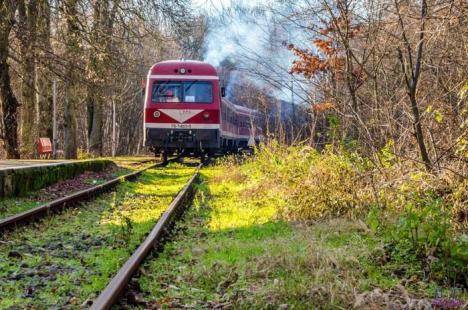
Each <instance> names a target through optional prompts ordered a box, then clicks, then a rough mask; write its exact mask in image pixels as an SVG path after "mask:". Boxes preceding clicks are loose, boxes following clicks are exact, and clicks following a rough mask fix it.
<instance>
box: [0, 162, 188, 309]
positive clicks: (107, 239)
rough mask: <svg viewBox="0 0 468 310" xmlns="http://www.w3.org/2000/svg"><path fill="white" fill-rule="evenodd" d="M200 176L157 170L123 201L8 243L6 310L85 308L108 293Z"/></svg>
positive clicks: (67, 216) (0, 254)
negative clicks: (109, 286) (16, 309)
mask: <svg viewBox="0 0 468 310" xmlns="http://www.w3.org/2000/svg"><path fill="white" fill-rule="evenodd" d="M193 171H194V168H192V167H184V166H178V167H177V168H176V167H171V168H167V169H150V170H148V171H147V172H145V173H144V174H143V175H142V176H141V178H140V179H138V180H137V181H136V182H133V183H131V182H125V183H122V184H120V185H119V186H118V188H117V191H116V192H115V193H108V194H105V195H103V196H100V197H99V198H97V199H96V200H95V201H93V202H90V203H87V204H85V205H81V206H77V207H75V208H72V209H69V210H67V211H65V212H63V213H62V214H59V215H56V216H52V217H49V218H45V219H44V220H43V221H41V222H40V223H39V224H35V225H31V226H28V227H24V228H21V229H18V230H17V231H15V232H12V233H9V234H8V235H6V236H4V242H5V244H2V247H1V248H0V308H8V307H11V306H17V307H26V306H27V307H33V306H34V307H36V308H51V307H58V308H62V307H71V308H80V305H81V304H82V303H83V302H84V301H85V300H86V299H87V298H89V297H93V296H94V297H95V295H96V294H97V293H98V292H99V291H100V290H102V289H103V288H104V286H105V285H106V284H107V282H108V281H109V279H110V277H111V276H113V275H114V274H115V272H116V271H117V270H118V269H119V268H120V266H121V265H122V264H123V263H124V262H125V261H126V259H127V258H128V257H129V256H130V254H131V252H132V251H133V250H134V249H135V248H136V247H137V246H138V245H139V243H140V242H141V240H142V239H143V238H144V237H145V236H146V234H147V233H148V232H149V230H150V229H151V228H152V227H153V226H154V224H155V223H156V221H157V219H158V218H159V216H160V215H161V213H162V212H163V211H164V210H165V209H166V207H167V206H168V205H169V203H170V202H171V200H172V199H173V197H174V196H175V195H176V194H177V192H178V191H179V190H180V189H181V188H182V187H183V186H184V185H185V182H186V181H187V180H188V179H189V178H190V176H191V175H192V174H193Z"/></svg>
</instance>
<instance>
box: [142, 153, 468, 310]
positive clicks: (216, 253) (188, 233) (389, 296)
mask: <svg viewBox="0 0 468 310" xmlns="http://www.w3.org/2000/svg"><path fill="white" fill-rule="evenodd" d="M271 160H274V158H272V159H271ZM277 160H278V161H281V160H283V159H281V158H278V159H277ZM255 164H256V163H255V161H247V162H246V163H244V164H243V165H239V164H237V163H236V162H235V161H232V162H230V159H223V160H222V162H221V163H219V164H218V165H215V166H211V167H208V168H204V169H203V170H202V175H203V183H202V184H201V185H200V186H199V192H198V194H197V199H196V201H195V204H194V206H193V207H192V209H190V211H189V212H188V214H187V216H186V220H185V222H184V223H181V224H180V225H179V229H180V232H179V234H178V235H177V236H175V241H173V242H170V243H168V244H167V245H166V247H165V249H164V251H163V252H162V253H161V254H160V256H159V257H158V258H155V259H153V260H151V261H150V262H149V263H147V265H146V267H145V268H144V269H143V271H142V275H141V277H140V285H141V289H142V299H143V300H145V301H146V302H147V303H148V304H158V305H162V306H163V308H164V307H166V308H174V307H189V308H214V307H232V308H235V309H237V308H239V309H258V308H274V309H276V308H286V307H290V308H294V309H311V308H314V309H315V308H320V309H335V308H346V309H348V308H353V307H354V306H355V304H359V305H364V304H371V305H374V306H375V307H379V305H380V306H382V307H386V306H388V305H390V306H393V305H398V304H399V305H407V304H409V303H420V304H424V305H428V304H429V305H430V300H431V298H432V297H433V296H434V294H435V292H436V288H437V286H435V285H434V284H433V283H431V282H430V281H424V280H422V279H423V278H419V279H418V278H411V279H408V278H405V277H404V276H402V275H401V274H397V273H395V271H398V269H397V268H401V267H402V266H405V264H404V263H402V262H400V263H399V265H397V266H392V265H391V264H389V263H388V262H380V261H379V260H381V259H385V253H386V251H387V250H386V249H385V248H384V247H385V246H386V243H385V240H382V239H381V237H380V236H379V235H376V234H375V231H374V230H373V229H371V227H370V226H372V225H370V224H369V223H368V222H367V221H366V219H365V218H360V217H355V218H352V217H349V216H342V217H329V216H325V217H324V218H321V219H317V220H309V221H299V220H296V221H286V220H285V217H284V213H282V212H283V211H284V208H285V207H287V208H288V210H291V211H293V212H295V211H296V210H297V211H298V212H301V210H303V209H304V208H305V207H306V206H303V205H301V206H298V205H295V204H294V201H290V200H289V201H288V202H286V201H287V200H286V199H285V198H286V197H288V193H282V192H280V191H278V188H279V187H278V186H274V184H275V182H277V181H276V180H275V179H272V178H271V175H270V176H265V175H264V174H262V173H258V170H259V169H257V168H256V167H255ZM299 169H302V168H299ZM265 171H267V170H265ZM265 171H264V172H265ZM250 173H251V174H250ZM267 173H268V172H267ZM285 173H286V172H285ZM298 178H299V176H298ZM323 186H326V184H324V185H323ZM296 203H298V202H296ZM286 218H287V217H286ZM369 225H370V226H369ZM382 251H383V252H382ZM382 253H383V256H382ZM416 267H417V264H415V263H414V262H410V261H408V262H407V266H405V268H408V269H410V268H416ZM409 271H411V270H409ZM411 272H414V273H417V272H419V270H418V269H417V268H416V269H415V270H414V271H411ZM411 281H413V282H411ZM376 288H378V290H377V291H375V290H376ZM442 290H443V292H444V293H446V291H447V290H446V289H442ZM371 292H372V294H371ZM375 296H378V298H380V299H379V300H377V301H375V300H373V299H372V298H374V297H375ZM462 296H464V295H462ZM382 300H384V302H382Z"/></svg>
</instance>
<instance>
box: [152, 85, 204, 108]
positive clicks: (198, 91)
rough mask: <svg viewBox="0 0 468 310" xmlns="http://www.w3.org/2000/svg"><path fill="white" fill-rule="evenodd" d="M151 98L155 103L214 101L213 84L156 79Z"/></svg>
mask: <svg viewBox="0 0 468 310" xmlns="http://www.w3.org/2000/svg"><path fill="white" fill-rule="evenodd" d="M151 100H152V102H155V103H166V102H174V103H212V102H213V84H212V83H211V82H205V81H203V82H201V81H155V82H154V83H153V88H152V96H151Z"/></svg>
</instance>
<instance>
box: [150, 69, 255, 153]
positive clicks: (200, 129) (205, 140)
mask: <svg viewBox="0 0 468 310" xmlns="http://www.w3.org/2000/svg"><path fill="white" fill-rule="evenodd" d="M224 95H225V90H224V88H223V87H222V86H221V84H220V80H219V76H218V73H217V71H216V69H215V68H214V67H213V66H212V65H210V64H207V63H204V62H200V61H184V60H181V61H178V60H171V61H163V62H159V63H156V64H154V65H153V66H152V67H151V69H150V70H149V73H148V78H147V82H146V95H145V113H144V127H145V128H144V130H145V145H146V146H148V147H149V148H150V150H152V151H153V152H154V153H155V154H163V156H167V155H168V154H173V153H174V152H178V153H180V152H184V153H186V154H187V153H194V154H197V155H200V154H210V155H211V154H214V153H218V152H227V151H231V152H235V151H238V150H239V149H241V148H247V147H251V146H253V145H254V144H255V143H258V142H259V141H260V139H261V138H262V131H261V129H260V128H258V127H257V126H256V121H257V120H258V112H257V111H256V110H252V109H249V108H246V107H242V106H239V105H235V104H233V103H231V102H229V101H228V100H226V99H224V98H222V97H224Z"/></svg>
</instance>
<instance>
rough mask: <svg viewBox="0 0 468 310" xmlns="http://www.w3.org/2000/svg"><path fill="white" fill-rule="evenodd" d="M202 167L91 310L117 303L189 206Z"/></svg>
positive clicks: (106, 307)
mask: <svg viewBox="0 0 468 310" xmlns="http://www.w3.org/2000/svg"><path fill="white" fill-rule="evenodd" d="M202 166H203V164H199V165H198V167H197V169H196V170H195V173H194V174H193V175H192V177H191V178H190V180H189V181H188V182H187V184H186V185H185V186H184V188H183V189H182V190H181V191H180V192H179V194H178V195H177V197H176V198H174V200H173V201H172V202H171V204H170V205H169V207H168V208H167V210H166V211H165V212H164V214H163V215H162V216H161V217H160V219H159V220H158V222H157V223H156V225H155V226H154V227H153V229H152V230H151V232H150V233H149V235H148V236H147V237H146V239H145V240H144V241H143V242H142V243H141V244H140V246H139V247H138V248H137V249H136V250H135V252H133V254H132V256H131V257H130V258H129V259H128V260H127V261H126V262H125V264H124V265H123V266H122V268H120V270H119V271H118V272H117V274H116V275H115V276H114V277H113V278H112V280H111V281H110V282H109V284H108V285H107V286H106V288H105V289H104V290H103V291H102V292H101V294H100V295H99V296H98V298H97V299H96V300H95V301H94V302H93V304H92V307H91V309H94V310H102V309H110V308H111V307H112V306H113V305H114V304H115V303H116V302H117V301H118V299H119V297H120V295H121V294H122V292H123V290H124V289H125V287H126V286H127V285H128V283H129V282H130V280H131V278H132V276H133V275H134V273H135V272H136V271H137V269H138V268H139V267H140V265H141V264H142V263H143V260H144V259H145V258H146V256H148V254H149V253H150V252H151V250H152V249H154V248H156V247H158V246H160V245H161V244H158V243H161V242H162V241H163V238H164V236H165V235H166V234H167V233H168V231H169V230H170V228H171V227H172V226H173V225H174V223H175V221H176V220H177V219H178V218H180V215H181V214H182V213H183V211H184V210H185V209H186V207H187V206H188V205H189V204H191V200H192V199H193V197H194V193H195V189H194V185H195V183H196V181H197V179H198V176H199V171H200V168H201V167H202Z"/></svg>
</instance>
